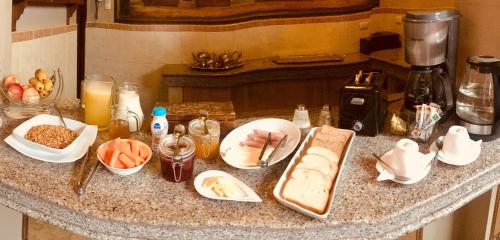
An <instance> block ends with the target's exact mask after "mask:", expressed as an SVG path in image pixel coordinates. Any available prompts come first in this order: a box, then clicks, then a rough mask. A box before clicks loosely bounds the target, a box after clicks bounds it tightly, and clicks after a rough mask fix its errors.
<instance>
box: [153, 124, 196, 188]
mask: <svg viewBox="0 0 500 240" xmlns="http://www.w3.org/2000/svg"><path fill="white" fill-rule="evenodd" d="M178 143H179V152H178V154H177V155H175V154H174V153H175V149H176V145H177V137H176V136H175V135H174V134H169V135H166V136H165V137H163V138H162V140H161V143H160V154H159V156H160V164H161V172H162V175H163V178H165V179H166V180H167V181H170V182H184V181H186V180H188V179H189V178H191V176H192V175H193V168H194V162H195V159H194V157H195V153H194V141H193V139H192V138H191V137H189V136H181V137H180V138H179V141H178Z"/></svg>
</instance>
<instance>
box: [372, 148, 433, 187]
mask: <svg viewBox="0 0 500 240" xmlns="http://www.w3.org/2000/svg"><path fill="white" fill-rule="evenodd" d="M391 154H392V150H390V151H388V152H386V153H385V154H384V155H383V156H382V157H380V158H381V159H382V160H383V161H385V162H387V160H386V159H387V158H388V157H389V156H390V155H391ZM420 154H422V153H420ZM426 155H427V154H422V157H426ZM431 167H432V164H428V165H427V167H426V168H424V169H422V171H421V172H420V173H418V174H416V175H415V176H413V178H411V180H408V181H398V180H396V179H393V178H388V179H384V180H379V181H385V180H391V181H393V182H396V183H400V184H405V185H407V184H414V183H417V182H419V181H420V180H422V179H424V178H425V177H426V176H427V174H429V172H430V171H431ZM375 168H376V169H377V171H378V172H379V173H380V174H382V173H384V172H386V173H387V174H388V175H393V174H392V173H389V171H386V167H384V166H383V165H382V164H381V163H379V162H377V164H376V165H375Z"/></svg>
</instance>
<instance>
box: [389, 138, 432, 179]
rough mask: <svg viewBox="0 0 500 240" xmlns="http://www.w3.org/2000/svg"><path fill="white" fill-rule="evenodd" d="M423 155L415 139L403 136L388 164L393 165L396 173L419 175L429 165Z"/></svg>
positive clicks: (410, 175) (409, 175) (406, 175)
mask: <svg viewBox="0 0 500 240" xmlns="http://www.w3.org/2000/svg"><path fill="white" fill-rule="evenodd" d="M422 156H423V155H422V154H421V153H420V152H419V149H418V144H417V143H416V142H415V141H412V140H410V139H407V138H403V139H401V140H399V141H398V142H397V143H396V147H394V149H393V150H392V154H391V156H390V158H389V159H388V160H387V164H389V165H390V166H391V168H392V169H393V170H394V171H395V173H396V175H399V176H404V177H412V176H417V175H418V174H419V173H421V171H422V170H423V167H424V166H426V165H427V163H426V162H425V160H424V159H423V158H422Z"/></svg>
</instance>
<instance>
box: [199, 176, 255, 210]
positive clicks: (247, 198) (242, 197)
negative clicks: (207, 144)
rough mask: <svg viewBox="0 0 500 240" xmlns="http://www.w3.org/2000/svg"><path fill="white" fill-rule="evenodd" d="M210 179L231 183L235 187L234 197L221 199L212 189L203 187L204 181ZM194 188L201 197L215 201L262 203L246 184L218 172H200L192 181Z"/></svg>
mask: <svg viewBox="0 0 500 240" xmlns="http://www.w3.org/2000/svg"><path fill="white" fill-rule="evenodd" d="M212 177H221V178H224V181H231V182H232V183H234V185H235V186H236V189H235V190H236V192H235V193H234V194H235V196H234V197H221V196H219V195H217V194H216V193H215V192H214V191H213V190H212V189H210V188H206V187H204V186H203V185H204V182H205V180H208V179H210V178H212ZM194 188H195V189H196V191H197V192H198V193H199V194H200V195H201V196H203V197H206V198H211V199H216V200H230V201H238V202H262V199H261V198H260V197H259V196H258V195H257V194H256V193H255V192H254V191H253V190H252V189H251V188H250V187H248V186H247V185H246V184H244V183H243V182H242V181H240V180H239V179H237V178H235V177H233V176H232V175H230V174H228V173H226V172H223V171H218V170H208V171H205V172H202V173H200V174H198V176H196V178H195V179H194Z"/></svg>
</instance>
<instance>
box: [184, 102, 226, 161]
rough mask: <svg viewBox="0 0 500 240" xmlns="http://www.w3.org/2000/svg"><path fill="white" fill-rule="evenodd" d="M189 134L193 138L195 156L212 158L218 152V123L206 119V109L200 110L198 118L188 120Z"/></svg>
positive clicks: (205, 158) (206, 158)
mask: <svg viewBox="0 0 500 240" xmlns="http://www.w3.org/2000/svg"><path fill="white" fill-rule="evenodd" d="M188 131H189V135H191V137H192V138H193V140H194V145H195V149H196V150H195V152H196V158H198V159H203V160H209V159H213V158H214V157H215V156H216V155H217V154H218V152H219V138H220V123H219V122H218V121H217V120H214V119H208V113H207V112H206V111H200V118H197V119H193V120H191V121H190V122H189V127H188Z"/></svg>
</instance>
